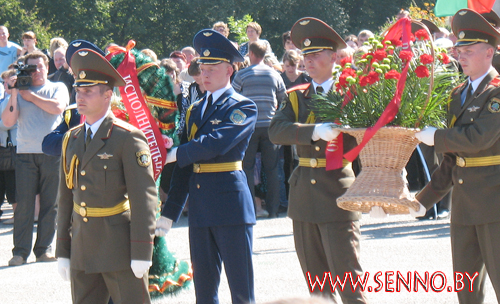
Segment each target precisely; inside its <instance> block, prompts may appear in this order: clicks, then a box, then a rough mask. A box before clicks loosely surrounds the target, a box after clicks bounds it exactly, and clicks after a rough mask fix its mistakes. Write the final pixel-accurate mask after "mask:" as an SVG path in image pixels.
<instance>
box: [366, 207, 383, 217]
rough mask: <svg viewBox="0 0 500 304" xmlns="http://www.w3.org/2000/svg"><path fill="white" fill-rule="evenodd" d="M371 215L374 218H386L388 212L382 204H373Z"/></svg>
mask: <svg viewBox="0 0 500 304" xmlns="http://www.w3.org/2000/svg"><path fill="white" fill-rule="evenodd" d="M370 216H371V217H373V218H385V217H387V213H385V211H384V208H382V207H380V206H373V207H372V209H371V210H370Z"/></svg>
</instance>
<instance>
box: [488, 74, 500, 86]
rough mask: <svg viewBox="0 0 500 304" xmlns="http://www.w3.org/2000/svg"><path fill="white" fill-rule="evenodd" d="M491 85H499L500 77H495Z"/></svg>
mask: <svg viewBox="0 0 500 304" xmlns="http://www.w3.org/2000/svg"><path fill="white" fill-rule="evenodd" d="M490 85H492V86H495V87H498V86H500V77H498V76H497V77H495V78H493V79H492V80H491V81H490Z"/></svg>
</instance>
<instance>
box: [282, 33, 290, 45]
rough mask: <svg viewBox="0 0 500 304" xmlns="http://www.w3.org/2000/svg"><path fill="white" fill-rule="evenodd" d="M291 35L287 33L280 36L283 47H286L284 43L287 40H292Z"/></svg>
mask: <svg viewBox="0 0 500 304" xmlns="http://www.w3.org/2000/svg"><path fill="white" fill-rule="evenodd" d="M291 34H292V32H291V31H288V32H284V33H283V35H281V39H282V40H283V47H285V46H286V42H287V41H288V40H292V37H291Z"/></svg>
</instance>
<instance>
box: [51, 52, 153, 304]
mask: <svg viewBox="0 0 500 304" xmlns="http://www.w3.org/2000/svg"><path fill="white" fill-rule="evenodd" d="M70 65H71V68H72V69H73V71H74V72H75V75H77V79H76V81H75V86H76V93H77V95H76V103H77V108H78V111H79V113H80V114H82V115H85V117H86V120H85V123H84V124H81V125H78V126H77V127H75V128H72V129H70V130H69V131H68V132H67V133H66V134H65V137H64V140H63V148H62V159H61V170H60V183H59V194H58V204H59V213H58V231H57V250H56V254H57V257H58V260H59V272H60V274H61V276H62V277H63V278H64V279H66V280H68V279H71V290H72V297H73V303H89V304H95V303H103V304H104V303H107V302H108V300H109V297H110V295H111V297H112V299H113V301H114V303H134V304H135V303H150V302H151V301H150V298H149V292H148V285H147V283H148V277H147V271H148V269H149V266H150V265H151V258H152V253H153V237H154V228H155V211H156V206H157V192H156V187H155V182H154V177H153V170H152V166H151V156H150V151H149V147H148V143H147V141H146V138H145V136H144V134H143V133H142V132H141V131H140V130H138V129H136V128H135V127H133V126H131V125H129V124H127V123H125V122H122V121H121V120H118V119H116V118H115V117H114V116H113V114H112V113H111V111H110V108H109V106H110V100H111V97H112V94H113V87H114V86H123V85H125V82H124V80H123V78H122V77H121V76H120V75H119V74H118V72H117V71H116V70H115V69H114V68H113V67H112V66H111V64H110V63H109V62H108V61H107V60H106V59H105V58H104V57H102V55H101V54H99V53H98V52H96V51H95V50H92V49H79V50H77V51H76V52H75V54H74V55H73V56H72V58H71V63H70Z"/></svg>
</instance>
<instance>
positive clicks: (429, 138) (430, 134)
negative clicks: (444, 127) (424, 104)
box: [415, 127, 437, 146]
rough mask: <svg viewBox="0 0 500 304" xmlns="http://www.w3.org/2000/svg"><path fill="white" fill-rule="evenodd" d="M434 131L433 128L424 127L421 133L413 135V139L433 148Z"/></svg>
mask: <svg viewBox="0 0 500 304" xmlns="http://www.w3.org/2000/svg"><path fill="white" fill-rule="evenodd" d="M436 130H437V129H436V128H434V127H425V128H424V129H423V130H422V131H420V132H417V133H415V137H416V138H417V139H418V140H420V141H421V142H423V143H424V144H426V145H428V146H434V134H435V133H436Z"/></svg>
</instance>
